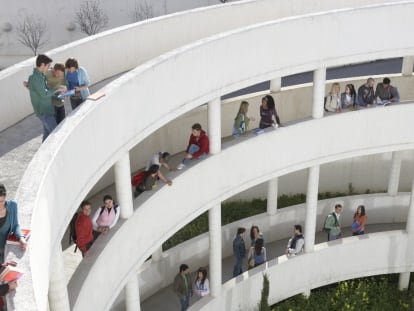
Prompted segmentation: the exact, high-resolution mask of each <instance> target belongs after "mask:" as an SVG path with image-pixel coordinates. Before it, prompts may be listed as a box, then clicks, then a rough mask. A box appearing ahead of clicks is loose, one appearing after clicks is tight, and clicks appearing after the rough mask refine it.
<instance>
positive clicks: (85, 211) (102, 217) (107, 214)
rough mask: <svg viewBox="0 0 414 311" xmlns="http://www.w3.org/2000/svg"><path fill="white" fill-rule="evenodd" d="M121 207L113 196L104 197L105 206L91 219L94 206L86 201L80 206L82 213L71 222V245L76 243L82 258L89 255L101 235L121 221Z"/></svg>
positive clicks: (78, 213) (76, 214)
mask: <svg viewBox="0 0 414 311" xmlns="http://www.w3.org/2000/svg"><path fill="white" fill-rule="evenodd" d="M120 211H121V207H120V206H119V205H118V204H116V203H115V201H114V199H113V198H112V196H111V195H109V194H106V195H105V196H104V197H103V205H102V206H100V207H99V208H98V209H97V210H96V211H95V213H94V215H93V217H92V218H91V217H90V215H91V213H92V204H91V202H89V201H87V200H84V201H82V203H81V205H80V211H79V212H77V213H75V215H73V217H72V220H71V222H70V225H69V227H70V232H69V236H70V237H69V239H70V243H71V242H74V243H76V247H77V248H79V249H80V251H81V252H82V257H86V256H88V255H89V249H90V247H91V246H92V244H93V242H94V241H95V240H96V239H97V238H98V236H99V235H101V234H105V233H107V232H108V231H109V230H111V229H112V228H113V227H114V226H115V225H116V223H117V222H118V219H119V214H120Z"/></svg>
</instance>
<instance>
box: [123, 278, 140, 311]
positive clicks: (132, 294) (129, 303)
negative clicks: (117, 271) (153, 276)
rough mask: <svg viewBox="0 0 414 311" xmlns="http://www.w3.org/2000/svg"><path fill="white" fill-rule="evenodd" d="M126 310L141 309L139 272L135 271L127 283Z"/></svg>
mask: <svg viewBox="0 0 414 311" xmlns="http://www.w3.org/2000/svg"><path fill="white" fill-rule="evenodd" d="M125 310H127V311H140V310H141V303H140V301H139V286H138V278H137V274H136V273H133V274H132V276H131V278H130V279H129V280H128V282H127V283H126V285H125Z"/></svg>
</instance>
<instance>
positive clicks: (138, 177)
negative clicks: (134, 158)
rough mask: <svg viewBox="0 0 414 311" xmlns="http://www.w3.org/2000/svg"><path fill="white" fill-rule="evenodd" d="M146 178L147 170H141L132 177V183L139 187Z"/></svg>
mask: <svg viewBox="0 0 414 311" xmlns="http://www.w3.org/2000/svg"><path fill="white" fill-rule="evenodd" d="M144 178H145V171H142V172H139V173H138V174H136V175H134V176H133V177H132V179H131V184H132V185H133V186H134V187H138V185H139V184H140V183H142V182H143V181H144Z"/></svg>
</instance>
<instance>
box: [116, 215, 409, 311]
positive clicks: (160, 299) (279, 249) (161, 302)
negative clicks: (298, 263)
mask: <svg viewBox="0 0 414 311" xmlns="http://www.w3.org/2000/svg"><path fill="white" fill-rule="evenodd" d="M404 227H405V223H403V224H401V223H400V224H381V225H367V228H366V229H367V230H366V231H367V232H370V233H373V232H381V231H389V230H399V229H402V228H404ZM292 231H293V230H292ZM343 236H344V237H348V236H351V229H350V228H345V229H344V232H343ZM265 239H266V237H265ZM287 241H288V239H283V240H279V241H275V242H272V243H268V244H266V250H267V258H268V260H271V259H274V258H275V257H278V256H281V255H283V254H284V251H285V248H286V245H287ZM325 241H326V234H325V233H323V232H318V233H317V234H316V241H315V243H321V242H325ZM233 264H234V259H233V257H227V258H224V259H223V264H222V269H223V274H222V278H223V283H225V282H227V281H228V280H230V279H231V278H232V273H233ZM246 266H247V262H246V261H245V262H244V267H246ZM197 269H198V267H190V270H191V271H194V270H197ZM177 272H178V267H177ZM257 299H258V300H259V299H260V297H257ZM111 310H113V311H121V310H125V306H124V303H123V302H122V301H121V302H119V304H118V305H114V307H113V308H111ZM141 310H142V311H165V310H168V311H175V310H177V311H179V310H180V304H179V302H178V299H177V297H176V296H175V294H174V292H173V290H172V287H171V286H168V287H166V288H163V289H161V290H160V291H159V292H158V293H156V294H155V295H153V296H151V297H149V298H148V299H146V300H144V301H143V302H142V304H141Z"/></svg>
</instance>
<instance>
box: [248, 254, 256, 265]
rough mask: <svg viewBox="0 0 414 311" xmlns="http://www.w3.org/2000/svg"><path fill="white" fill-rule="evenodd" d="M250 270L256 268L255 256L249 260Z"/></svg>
mask: <svg viewBox="0 0 414 311" xmlns="http://www.w3.org/2000/svg"><path fill="white" fill-rule="evenodd" d="M248 265H249V268H254V265H255V262H254V256H252V257H250V258H249V263H248Z"/></svg>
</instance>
